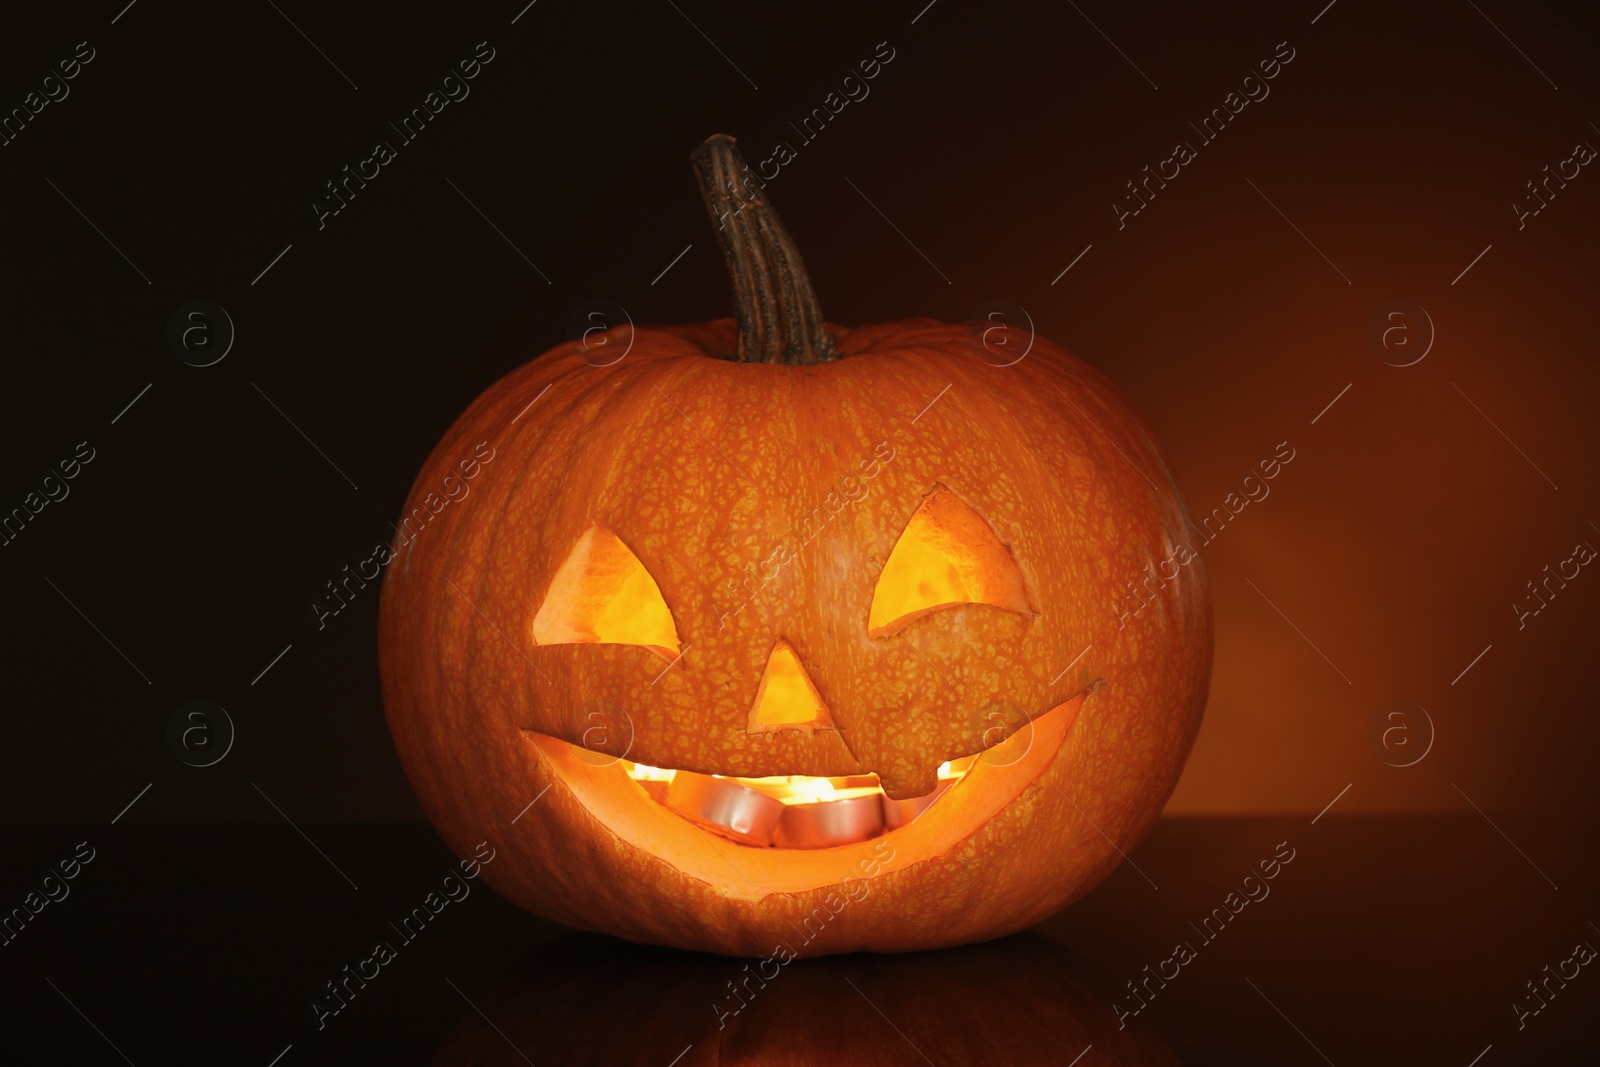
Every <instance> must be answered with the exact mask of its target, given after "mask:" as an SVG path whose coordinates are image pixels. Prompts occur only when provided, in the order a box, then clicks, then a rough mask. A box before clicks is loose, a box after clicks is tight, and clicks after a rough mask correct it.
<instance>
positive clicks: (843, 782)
mask: <svg viewBox="0 0 1600 1067" xmlns="http://www.w3.org/2000/svg"><path fill="white" fill-rule="evenodd" d="M1083 700H1084V694H1080V695H1079V696H1076V697H1074V698H1072V699H1071V700H1069V701H1067V702H1065V703H1063V704H1060V705H1058V706H1056V707H1055V708H1053V709H1051V710H1050V711H1049V712H1047V713H1045V714H1043V715H1040V716H1038V717H1036V718H1035V719H1033V721H1032V723H1031V729H1030V730H1029V731H1028V735H1027V739H1026V745H1025V747H1024V748H1023V749H1022V750H1020V751H1017V750H1015V746H1012V748H1011V749H1007V748H1005V747H1004V744H1005V743H1003V744H1002V745H996V746H993V747H991V748H990V749H988V750H986V751H984V752H983V753H979V754H976V755H973V756H967V757H964V758H963V759H959V760H952V761H950V763H948V764H946V765H945V766H943V767H941V768H940V774H939V785H938V787H936V788H935V790H934V791H933V792H932V793H930V794H928V795H927V796H926V797H914V798H909V799H907V800H899V801H896V800H891V799H890V798H889V797H887V796H886V795H885V794H884V793H883V791H882V790H881V789H880V788H879V787H878V785H877V777H876V775H857V776H847V777H831V778H810V777H805V776H799V775H794V776H778V777H771V778H734V777H731V776H730V777H724V776H720V775H713V774H700V773H697V772H692V771H685V770H673V769H670V768H660V767H651V766H645V765H643V764H638V763H631V762H629V761H627V760H620V761H617V762H614V763H604V764H597V763H596V761H595V760H594V759H593V758H592V753H589V752H586V751H584V750H582V749H580V748H578V747H577V746H575V745H572V744H569V743H567V742H565V741H561V740H559V739H557V738H554V737H550V736H549V735H545V734H534V733H532V732H531V731H530V732H528V734H527V736H528V737H529V739H530V740H532V741H533V742H534V744H533V745H531V746H530V747H529V750H528V754H529V760H530V766H529V770H530V773H536V774H541V773H542V774H550V775H553V776H554V778H555V779H556V780H557V781H559V782H561V783H562V784H563V785H564V786H565V787H566V789H567V790H568V792H569V793H570V795H571V796H572V798H573V800H574V801H576V802H577V803H579V804H581V805H582V806H583V808H584V810H585V811H587V812H588V814H589V816H590V817H592V818H593V819H595V820H596V821H597V822H599V823H600V824H601V825H603V826H604V827H606V829H607V830H608V831H609V832H610V833H612V834H614V835H615V836H616V837H618V838H620V839H621V840H624V841H628V842H631V843H633V844H635V845H637V846H638V847H639V848H640V849H642V850H645V851H647V852H648V853H649V854H650V855H651V856H655V857H657V858H659V859H661V860H663V861H665V862H667V863H669V864H671V865H672V866H673V867H674V868H676V869H677V870H679V871H681V872H683V873H684V874H686V875H688V876H690V877H692V878H696V879H698V880H700V881H703V882H706V883H708V884H711V885H715V886H717V887H718V892H720V893H724V894H726V895H728V896H731V897H736V898H740V899H749V900H759V899H760V898H762V897H764V896H766V895H768V894H772V893H798V892H805V891H807V890H810V889H814V888H816V887H819V886H826V885H834V884H837V883H838V881H839V878H840V872H841V871H848V870H850V869H852V868H857V869H859V865H860V864H863V863H868V862H870V863H872V864H875V865H878V868H879V869H880V870H882V871H894V870H898V869H900V868H903V867H907V866H910V865H912V864H916V863H920V862H923V861H925V860H928V859H930V858H932V857H935V856H940V855H943V854H944V853H945V852H947V851H948V850H949V849H951V848H953V847H954V846H955V845H956V844H957V843H958V842H959V841H961V840H963V839H965V838H967V837H969V836H970V835H972V834H974V833H977V832H978V831H979V830H980V829H981V828H982V827H984V826H985V825H987V824H988V823H990V821H991V820H992V819H993V818H994V817H995V815H996V814H997V813H998V812H999V811H1000V810H1001V809H1003V808H1005V807H1006V806H1007V805H1009V804H1010V803H1011V802H1012V801H1013V800H1014V799H1016V798H1017V796H1018V795H1019V794H1021V793H1022V792H1023V791H1024V790H1025V789H1027V788H1028V787H1029V785H1030V784H1031V783H1033V782H1034V781H1035V780H1036V779H1037V778H1038V777H1039V776H1040V775H1041V774H1043V773H1044V772H1045V770H1046V769H1047V768H1048V767H1049V766H1050V765H1051V763H1052V762H1053V761H1054V760H1055V759H1056V757H1057V754H1058V753H1059V752H1060V750H1061V748H1062V745H1063V743H1064V741H1065V740H1066V738H1067V734H1068V731H1069V730H1070V729H1071V727H1072V724H1073V722H1074V721H1075V720H1076V718H1077V715H1078V712H1079V708H1080V707H1081V706H1082V703H1083ZM1013 736H1016V735H1013ZM585 757H588V758H585ZM535 765H538V766H540V767H542V768H543V769H542V771H534V770H533V767H534V766H535ZM675 786H676V787H678V789H679V790H680V793H679V796H678V798H677V800H673V799H671V798H669V795H668V792H669V790H672V789H673V788H674V787H675ZM685 786H688V787H690V791H689V795H690V796H694V795H696V794H697V793H698V794H699V795H701V796H702V797H710V798H711V799H713V800H715V799H717V796H718V794H723V795H724V796H726V795H732V796H734V797H735V798H736V799H737V801H738V803H736V804H733V805H719V804H711V805H702V806H701V807H700V808H698V809H695V808H690V807H687V806H686V805H685V804H684V803H683V802H682V801H683V793H682V790H683V788H684V787H685ZM763 805H765V806H763ZM791 812H794V813H796V814H795V815H793V816H791V815H790V813H791ZM746 817H749V818H746ZM719 820H721V821H719ZM735 823H738V824H739V825H737V826H736V825H731V824H735ZM797 831H798V832H797ZM884 842H889V843H890V844H892V845H893V848H892V850H891V851H889V852H888V853H887V858H885V852H884V851H883V844H884Z"/></svg>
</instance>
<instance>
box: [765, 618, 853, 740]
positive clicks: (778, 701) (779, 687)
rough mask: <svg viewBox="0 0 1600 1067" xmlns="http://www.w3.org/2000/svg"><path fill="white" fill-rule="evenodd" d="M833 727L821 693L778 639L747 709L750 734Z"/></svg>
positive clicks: (790, 648)
mask: <svg viewBox="0 0 1600 1067" xmlns="http://www.w3.org/2000/svg"><path fill="white" fill-rule="evenodd" d="M833 728H834V727H833V716H832V715H830V714H829V713H828V705H827V704H825V703H823V701H822V694H821V693H818V692H817V687H816V685H815V684H813V683H812V681H811V676H810V675H809V674H807V673H806V669H805V668H804V667H802V666H801V665H800V657H799V656H797V655H795V652H794V649H793V648H792V647H790V645H789V642H787V641H785V640H783V639H781V638H780V639H779V640H778V643H777V644H775V645H773V646H772V654H771V655H770V656H768V657H767V667H766V670H764V671H762V672H761V685H760V687H759V688H758V689H757V690H756V702H755V705H754V706H753V707H751V709H750V727H749V731H750V733H753V734H763V733H771V732H773V731H775V730H804V731H805V732H806V733H808V734H809V733H811V732H812V731H813V730H831V729H833Z"/></svg>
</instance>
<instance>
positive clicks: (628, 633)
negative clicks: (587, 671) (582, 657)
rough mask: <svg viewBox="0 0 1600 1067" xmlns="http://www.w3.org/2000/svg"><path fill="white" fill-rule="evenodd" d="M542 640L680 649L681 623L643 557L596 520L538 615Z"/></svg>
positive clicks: (536, 634)
mask: <svg viewBox="0 0 1600 1067" xmlns="http://www.w3.org/2000/svg"><path fill="white" fill-rule="evenodd" d="M533 640H534V643H535V644H540V645H566V644H574V643H578V642H591V643H598V644H610V645H645V646H647V647H649V648H651V649H653V650H655V651H656V652H657V653H660V654H661V655H663V656H666V657H667V658H669V659H670V658H672V657H673V656H675V655H677V653H678V629H677V627H676V626H674V625H673V622H672V612H671V611H670V610H668V608H667V602H666V601H665V600H663V599H662V597H661V590H660V588H659V587H658V586H657V585H656V580H655V579H654V578H652V577H650V572H649V571H647V570H645V569H644V564H642V563H640V562H639V557H638V556H635V555H634V554H633V553H632V552H631V551H629V549H628V546H627V545H625V544H623V543H622V542H621V541H620V540H618V539H617V535H616V534H614V533H612V532H611V531H610V530H605V529H602V528H600V527H598V526H591V527H590V528H589V529H588V530H587V531H585V533H584V535H583V536H582V537H580V538H578V543H577V544H576V545H574V546H573V548H572V551H571V552H569V553H568V554H567V558H566V561H565V562H564V563H562V564H561V567H560V569H558V570H557V571H556V576H555V577H554V578H553V579H551V581H550V591H549V592H548V593H546V594H545V598H544V603H543V604H541V605H540V606H539V612H538V614H536V615H535V616H534V617H533Z"/></svg>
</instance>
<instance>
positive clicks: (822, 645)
mask: <svg viewBox="0 0 1600 1067" xmlns="http://www.w3.org/2000/svg"><path fill="white" fill-rule="evenodd" d="M694 162H695V165H696V170H697V172H698V174H699V176H700V179H701V185H702V190H703V193H704V195H705V197H706V201H707V205H708V208H709V209H710V211H711V215H712V218H713V220H714V221H715V222H716V223H717V225H718V233H719V237H720V240H721V241H722V244H723V249H724V252H725V254H726V258H727V260H728V263H729V266H730V271H731V273H732V275H733V279H734V285H735V296H736V305H737V310H738V318H737V321H736V322H731V321H727V320H723V321H719V322H712V323H707V324H704V325H697V326H676V327H660V328H654V329H642V328H641V329H637V330H633V329H631V328H627V327H625V328H621V329H616V330H612V331H610V332H609V333H607V334H604V335H596V336H591V337H589V338H587V339H585V340H581V341H577V342H573V343H569V344H564V345H561V346H558V347H556V348H554V349H552V350H551V351H549V352H547V353H545V354H544V355H543V356H540V357H539V358H538V359H536V360H534V361H533V362H531V363H528V364H527V365H525V366H523V367H521V368H519V369H517V370H515V371H513V372H512V373H510V374H509V375H507V376H506V377H505V378H503V379H502V380H501V381H499V382H498V383H496V384H495V385H494V386H493V387H491V388H490V389H489V390H488V391H487V392H485V393H484V394H483V395H482V396H481V397H479V398H478V399H477V400H476V401H475V402H474V403H473V404H472V406H471V407H470V408H469V409H468V410H467V412H466V413H465V414H464V415H462V416H461V418H460V419H459V420H458V421H457V422H456V424H455V425H454V426H453V427H452V428H451V430H450V431H449V432H448V433H447V434H446V435H445V437H444V439H443V441H441V442H440V444H439V445H438V447H437V448H436V449H435V450H434V452H433V454H432V456H431V457H430V458H429V459H428V461H427V463H426V464H425V466H424V467H423V470H422V473H421V474H420V475H419V477H418V479H417V482H416V485H415V487H414V488H413V490H412V494H411V498H410V500H409V501H408V502H407V506H406V507H407V510H406V520H405V521H403V522H402V523H401V525H400V530H401V533H400V536H399V537H398V538H397V540H396V543H395V545H394V549H393V551H394V559H393V562H392V563H390V564H389V567H388V570H389V573H388V575H387V577H386V579H385V584H384V590H383V602H382V611H381V623H380V625H381V634H380V657H381V666H382V673H383V682H384V695H385V703H386V707H387V712H388V717H389V724H390V728H391V731H392V733H393V735H394V739H395V744H396V747H397V748H398V750H399V754H400V757H401V760H402V762H403V764H404V766H405V768H406V771H407V773H408V775H409V776H410V779H411V782H412V784H413V786H414V788H415V789H416V792H417V795H418V797H419V798H420V799H421V801H422V804H423V806H424V808H425V809H426V811H427V813H428V815H429V817H430V818H431V819H432V820H433V822H434V825H435V826H437V827H438V828H439V830H440V832H441V833H442V834H443V835H444V837H445V839H446V840H447V841H448V842H449V843H450V844H451V845H452V846H453V847H455V848H456V849H457V850H458V851H460V852H461V853H463V854H465V853H466V852H468V851H470V850H471V849H472V848H473V846H474V845H476V844H477V843H478V842H480V841H484V840H487V841H489V842H491V843H492V845H493V846H494V847H495V848H496V850H497V852H496V858H495V860H494V861H493V862H492V863H491V864H488V865H485V866H484V868H483V874H484V877H485V878H486V879H487V880H488V881H489V882H490V883H491V884H492V885H493V886H495V887H496V888H497V889H498V890H499V891H500V892H501V893H503V894H504V895H506V896H507V897H509V898H511V899H512V900H514V901H516V902H518V903H519V904H521V905H523V906H525V907H527V908H530V909H532V910H533V911H536V912H539V913H540V914H543V915H545V916H548V917H550V918H552V919H555V920H558V921H560V922H564V923H567V924H569V925H571V926H575V927H579V928H583V929H590V930H601V931H605V932H609V933H612V934H616V935H619V936H622V937H626V938H631V939H635V940H639V941H646V942H655V943H661V944H669V945H675V946H680V947H686V948H697V949H705V950H710V951H715V952H723V953H732V954H743V955H757V956H766V955H771V954H773V953H774V952H775V951H778V950H779V949H778V946H784V951H787V952H789V953H792V954H793V955H798V956H809V955H818V954H823V953H830V952H846V951H854V950H859V949H867V950H876V951H897V950H903V949H915V948H926V947H932V946H939V945H951V944H958V943H962V942H968V941H975V940H982V939H986V938H992V937H997V936H1000V935H1002V934H1006V933H1009V932H1012V931H1015V930H1019V929H1021V928H1023V927H1026V926H1028V925H1029V924H1031V923H1033V922H1035V921H1037V920H1039V919H1040V918H1042V917H1044V916H1045V915H1048V914H1050V913H1051V912H1053V911H1055V910H1057V909H1059V908H1060V907H1062V906H1063V905H1065V904H1067V903H1069V902H1070V901H1072V900H1074V899H1076V898H1077V897H1079V896H1081V895H1082V894H1083V893H1085V892H1087V891H1088V890H1089V888H1090V887H1092V886H1093V885H1094V884H1095V883H1096V882H1097V881H1099V880H1100V879H1101V878H1102V877H1103V876H1104V875H1105V874H1106V873H1107V872H1108V871H1110V870H1111V869H1112V867H1114V866H1115V865H1116V864H1117V863H1118V862H1119V861H1120V858H1121V856H1120V853H1121V852H1123V851H1126V850H1127V849H1130V848H1132V847H1133V844H1134V842H1135V841H1136V840H1137V839H1138V838H1139V837H1140V836H1141V835H1142V834H1143V833H1144V831H1145V830H1146V829H1147V828H1148V827H1149V825H1150V824H1151V822H1152V821H1153V820H1154V819H1155V817H1156V815H1157V814H1158V813H1159V811H1160V809H1161V806H1162V804H1163V803H1164V802H1165V800H1166V798H1167V797H1168V796H1169V795H1170V793H1171V791H1172V788H1173V786H1174V785H1175V784H1176V782H1177V778H1178V774H1179V772H1180V770H1181V768H1182V765H1183V761H1184V758H1185V757H1186V755H1187V754H1188V751H1189V748H1190V746H1191V745H1192V743H1193V741H1194V737H1195V734H1196V732H1197V730H1198V729H1199V724H1200V717H1201V713H1202V710H1203V707H1204V703H1205V693H1206V686H1207V682H1208V678H1209V674H1210V663H1211V613H1210V606H1209V601H1208V598H1207V594H1206V583H1205V576H1204V571H1203V564H1202V562H1201V561H1200V560H1199V559H1198V558H1197V557H1196V556H1195V555H1194V553H1193V551H1192V550H1190V549H1189V548H1188V547H1187V542H1188V537H1187V532H1186V519H1185V516H1184V512H1183V507H1182V503H1181V501H1180V499H1179V496H1178V493H1177V490H1176V488H1175V487H1174V486H1173V484H1172V482H1171V479H1170V477H1169V475H1168V473H1167V470H1166V466H1165V464H1164V462H1163V461H1162V458H1161V455H1160V453H1159V451H1158V449H1157V447H1156V445H1155V443H1154V441H1153V440H1152V438H1151V436H1150V434H1149V431H1148V430H1147V429H1146V428H1145V426H1144V424H1143V423H1142V422H1141V421H1140V420H1139V418H1138V417H1137V416H1136V415H1135V414H1133V412H1132V411H1131V410H1129V408H1128V406H1127V404H1126V403H1125V402H1124V401H1123V400H1122V399H1121V397H1120V396H1119V395H1118V394H1117V393H1116V391H1115V389H1114V388H1113V387H1112V386H1111V385H1110V384H1109V383H1108V382H1107V381H1106V380H1105V379H1104V378H1102V377H1101V376H1100V375H1099V374H1097V373H1096V372H1094V371H1093V370H1091V369H1090V368H1089V367H1088V366H1086V365H1085V364H1083V363H1082V362H1080V361H1079V360H1077V359H1076V358H1074V357H1073V356H1071V355H1070V354H1068V353H1067V352H1066V351H1064V350H1062V349H1060V348H1058V347H1056V346H1054V345H1052V344H1049V343H1048V342H1046V341H1044V340H1042V339H1039V340H1037V341H1035V342H1034V344H1033V346H1032V348H1031V349H1030V350H1029V351H1028V352H1027V355H1026V357H1025V358H1022V359H1021V360H1020V361H1015V362H1013V361H1009V360H1007V361H996V360H995V359H993V357H992V356H990V357H988V358H985V356H986V350H985V348H984V347H983V345H982V344H980V343H979V342H978V341H976V340H975V339H974V336H973V334H972V332H971V331H970V330H969V329H967V328H966V327H962V326H948V325H942V324H940V323H936V322H932V321H929V320H920V319H919V320H913V321H909V322H900V323H894V324H889V325H880V326H865V327H860V328H856V329H846V328H843V327H839V326H832V325H825V324H824V322H823V319H822V316H821V314H820V312H819V311H818V309H817V305H816V300H815V298H814V296H813V295H812V290H811V286H810V283H809V281H808V280H807V278H806V275H805V271H804V268H803V266H802V264H801V261H800V258H799V255H798V253H796V252H795V250H794V247H793V245H792V243H791V242H790V240H789V237H788V235H787V233H785V232H784V230H783V228H782V226H781V225H780V224H779V222H778V220H777V217H776V215H775V214H774V213H773V211H772V207H771V203H770V201H769V199H768V198H767V195H766V194H765V192H764V191H763V190H761V189H760V188H759V186H758V184H757V183H756V180H755V178H754V176H753V175H751V174H750V173H749V172H748V170H746V169H745V168H744V165H743V162H742V160H741V159H740V158H739V155H738V152H737V149H736V148H735V147H734V144H733V141H732V140H731V139H730V138H726V137H714V138H712V139H710V140H708V141H707V142H706V143H705V144H704V145H702V146H701V148H700V149H699V150H698V151H697V153H696V154H695V157H694ZM603 346H609V347H603ZM619 353H622V354H621V355H619ZM597 354H599V355H600V356H601V357H603V358H597ZM997 362H1004V363H1007V364H1008V365H1005V366H999V365H997ZM474 457H475V458H474ZM469 472H470V475H469ZM469 477H470V480H464V479H468V478H469ZM452 486H454V488H452Z"/></svg>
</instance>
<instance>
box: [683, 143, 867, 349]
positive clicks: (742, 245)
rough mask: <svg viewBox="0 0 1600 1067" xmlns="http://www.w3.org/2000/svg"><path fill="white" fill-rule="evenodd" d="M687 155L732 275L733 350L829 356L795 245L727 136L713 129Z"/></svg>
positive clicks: (824, 328) (825, 331)
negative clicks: (735, 325) (735, 338)
mask: <svg viewBox="0 0 1600 1067" xmlns="http://www.w3.org/2000/svg"><path fill="white" fill-rule="evenodd" d="M689 158H690V160H691V161H692V162H693V163H694V170H695V175H696V176H697V177H698V178H699V179H700V195H701V196H702V197H703V198H704V199H705V203H706V210H707V211H708V212H710V213H711V221H712V222H714V223H715V224H716V227H717V241H718V243H719V244H721V245H722V255H723V258H725V259H726V260H727V261H728V273H729V275H730V276H731V277H732V279H733V302H734V312H735V314H736V316H737V319H738V323H739V348H738V352H737V353H736V355H735V357H734V358H735V359H737V360H738V361H739V362H741V363H788V364H808V363H827V362H828V361H829V360H832V359H837V358H838V353H837V352H835V351H834V348H833V336H832V335H831V334H829V333H828V327H827V325H826V323H825V322H824V321H823V318H822V309H821V308H819V307H818V306H817V295H816V293H815V292H813V291H812V288H811V279H810V278H809V277H807V276H806V267H805V264H804V263H803V262H802V261H801V259H800V250H799V249H797V248H796V247H795V244H794V241H793V239H791V238H790V236H789V231H787V230H785V229H784V228H783V223H782V222H780V221H778V213H777V211H775V210H774V209H773V207H772V201H771V200H769V199H767V195H766V193H765V191H764V190H763V189H762V187H761V186H760V185H759V184H758V183H757V179H756V178H755V176H754V175H752V174H751V173H750V168H749V167H748V166H747V165H746V164H745V161H744V157H743V156H741V155H740V154H739V149H738V146H737V145H736V144H735V143H734V140H733V138H732V137H729V136H727V135H726V134H721V133H719V134H714V135H712V136H711V137H708V138H706V140H705V142H704V143H703V144H701V146H700V147H699V148H697V149H695V152H694V154H693V155H692V156H690V157H689Z"/></svg>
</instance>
